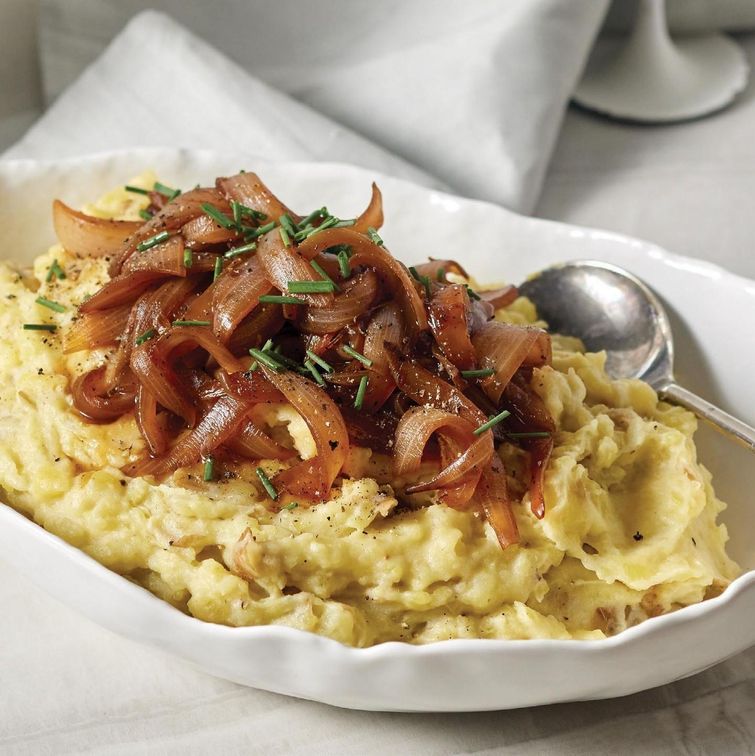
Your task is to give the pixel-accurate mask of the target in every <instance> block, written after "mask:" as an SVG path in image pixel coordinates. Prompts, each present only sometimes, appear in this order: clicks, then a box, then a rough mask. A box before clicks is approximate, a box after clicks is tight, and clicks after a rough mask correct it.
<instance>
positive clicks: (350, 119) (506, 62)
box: [5, 0, 607, 212]
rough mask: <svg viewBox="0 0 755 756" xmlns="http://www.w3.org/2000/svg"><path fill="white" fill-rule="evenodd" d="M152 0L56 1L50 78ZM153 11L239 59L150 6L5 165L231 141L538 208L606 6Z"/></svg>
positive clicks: (283, 5)
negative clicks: (25, 160)
mask: <svg viewBox="0 0 755 756" xmlns="http://www.w3.org/2000/svg"><path fill="white" fill-rule="evenodd" d="M143 5H144V1H143V0H117V2H116V0H97V1H96V2H95V1H94V0H78V2H76V3H62V2H58V0H46V2H44V3H43V6H42V16H41V22H42V30H43V34H42V35H41V39H42V61H43V75H44V76H45V78H46V79H47V80H49V79H50V77H53V78H54V75H55V72H56V71H58V70H60V71H70V70H71V68H72V64H71V59H72V58H74V57H75V51H76V50H77V49H81V48H86V49H88V50H90V49H91V39H92V38H101V37H104V39H108V38H109V35H110V34H111V33H112V31H113V29H112V27H113V26H115V27H116V28H118V24H120V23H122V22H123V20H125V18H128V15H129V14H130V13H132V12H133V11H134V10H135V9H137V8H138V7H140V6H143ZM156 5H157V7H163V8H166V9H168V10H169V11H170V12H171V13H174V14H175V15H176V16H177V17H179V18H181V19H182V20H185V21H186V22H187V23H191V24H192V25H193V26H194V28H199V30H200V32H201V33H202V35H203V36H206V37H207V38H208V39H210V40H211V41H214V42H216V43H217V44H218V45H219V46H221V47H222V49H224V50H227V51H228V52H229V53H230V54H231V55H232V57H233V58H234V60H236V61H238V62H239V63H240V64H242V65H236V64H234V63H232V62H231V61H230V60H228V59H227V58H225V57H224V56H223V55H222V54H220V53H218V52H217V50H215V49H213V48H212V47H211V46H210V45H209V44H207V43H205V42H203V41H202V40H201V39H199V38H197V37H195V36H194V35H193V34H192V33H191V32H189V31H187V30H186V29H184V28H183V27H181V26H180V25H179V24H178V23H176V22H174V21H173V20H171V19H170V18H168V17H166V16H164V15H161V14H159V13H156V12H145V13H141V14H139V15H138V16H136V17H135V18H134V19H133V20H132V21H131V22H130V23H129V25H128V26H127V27H126V28H125V29H124V30H123V31H122V32H121V33H120V35H119V36H118V37H116V39H115V40H114V41H113V42H112V43H111V45H110V46H109V48H107V50H106V51H105V52H104V53H103V54H102V55H101V56H100V57H99V58H98V59H97V60H96V61H95V62H94V63H93V64H92V65H91V66H90V67H89V69H88V70H86V71H85V73H84V74H83V75H81V77H80V78H79V79H78V80H77V81H76V82H75V83H74V84H73V85H72V86H71V87H70V88H69V89H68V90H66V91H65V92H64V93H63V94H62V95H61V96H60V97H59V99H58V100H57V102H56V103H55V104H54V105H53V106H52V107H51V108H50V110H49V111H48V112H47V113H46V114H45V115H44V116H43V117H42V119H41V120H40V121H39V122H38V123H37V124H36V126H35V127H33V128H32V129H31V130H30V132H29V133H28V134H27V135H26V137H24V138H23V139H22V140H21V141H20V142H19V143H18V144H17V145H16V146H15V147H13V148H12V149H11V150H10V151H9V152H7V153H6V155H5V156H6V157H46V158H52V157H60V156H66V155H75V154H82V153H85V152H91V151H100V150H105V149H113V148H126V147H131V146H136V145H139V146H158V145H172V146H184V147H203V148H213V147H218V146H222V147H223V148H224V149H233V150H238V151H239V152H240V153H241V154H244V155H249V154H258V155H263V156H265V157H267V158H273V159H293V160H297V159H298V160H301V159H312V160H337V161H345V162H352V163H356V164H359V165H362V166H365V167H369V168H374V169H378V170H381V171H384V172H388V173H392V174H395V175H398V176H402V177H407V178H411V179H414V180H417V181H421V182H423V183H426V184H435V185H441V186H446V187H448V188H450V189H452V190H454V191H457V192H460V193H462V194H466V195H468V196H473V197H478V198H482V199H488V200H493V201H496V202H500V203H502V204H505V205H507V206H509V207H511V208H514V209H518V210H520V211H524V212H529V211H530V210H531V209H532V207H533V205H534V202H535V200H536V199H537V196H538V194H539V190H540V185H541V182H542V177H543V174H544V171H545V168H546V165H547V162H548V157H549V155H550V153H551V150H552V147H553V143H554V141H555V138H556V135H557V133H558V128H559V124H560V122H561V118H562V115H563V111H564V109H565V106H566V103H567V100H568V97H569V95H570V92H571V90H572V88H573V86H574V83H575V81H576V80H577V78H578V76H579V73H580V71H581V68H582V65H583V63H584V60H585V57H586V55H587V53H588V51H589V48H590V45H591V43H592V40H593V38H594V36H595V34H596V33H597V30H598V26H599V24H600V21H601V19H602V16H603V14H604V13H605V10H606V6H607V0H536V1H533V0H507V2H506V3H500V2H499V1H498V0H476V2H475V3H472V4H468V5H465V6H460V5H459V4H458V3H457V2H455V0H432V1H431V0H407V1H405V2H400V3H398V2H391V3H390V4H386V3H372V2H370V3H368V2H365V0H323V2H322V3H320V4H318V5H317V6H315V7H314V8H311V9H308V7H307V8H305V7H304V6H302V5H301V4H300V3H299V2H297V0H277V2H276V3H269V2H264V1H263V0H248V1H245V2H241V1H240V0H224V2H222V3H213V4H207V3H205V2H200V0H182V2H180V3H179V2H177V1H176V0H158V1H157V3H156ZM56 24H57V26H56ZM56 28H57V29H58V30H59V33H58V35H57V36H55V34H54V29H56ZM98 35H99V37H98ZM103 41H104V40H103ZM242 66H243V69H245V70H246V71H247V72H245V70H243V69H242ZM74 68H75V66H74ZM248 71H251V72H252V73H253V74H254V77H253V76H252V75H250V74H249V73H248ZM255 77H256V78H255ZM48 90H49V87H48ZM307 106H309V107H307ZM431 177H432V178H431Z"/></svg>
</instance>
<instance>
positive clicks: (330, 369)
mask: <svg viewBox="0 0 755 756" xmlns="http://www.w3.org/2000/svg"><path fill="white" fill-rule="evenodd" d="M307 357H309V359H310V360H312V362H316V363H317V364H318V365H319V366H320V367H321V368H322V369H323V370H324V371H325V372H326V373H332V372H333V366H332V365H329V364H328V363H327V362H325V360H324V359H323V358H322V357H320V355H319V354H315V353H314V352H313V351H312V350H311V349H307Z"/></svg>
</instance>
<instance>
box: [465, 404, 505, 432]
mask: <svg viewBox="0 0 755 756" xmlns="http://www.w3.org/2000/svg"><path fill="white" fill-rule="evenodd" d="M510 414H511V413H510V412H509V411H508V410H504V411H503V412H499V413H498V414H497V415H493V417H491V418H490V419H489V420H488V421H487V422H485V423H483V424H482V425H481V426H480V427H479V428H475V429H474V430H473V431H472V433H474V434H475V436H479V435H480V433H484V432H485V431H486V430H490V429H491V428H492V427H493V426H494V425H498V423H500V422H501V420H505V419H506V418H507V417H508V416H509V415H510Z"/></svg>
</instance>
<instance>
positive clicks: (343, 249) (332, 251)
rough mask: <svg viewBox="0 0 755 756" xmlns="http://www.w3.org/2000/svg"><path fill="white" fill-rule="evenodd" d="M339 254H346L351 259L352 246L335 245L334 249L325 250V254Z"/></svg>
mask: <svg viewBox="0 0 755 756" xmlns="http://www.w3.org/2000/svg"><path fill="white" fill-rule="evenodd" d="M339 252H345V253H346V256H347V257H351V245H350V244H334V245H333V246H332V247H328V248H327V249H326V250H325V254H328V255H338V253H339Z"/></svg>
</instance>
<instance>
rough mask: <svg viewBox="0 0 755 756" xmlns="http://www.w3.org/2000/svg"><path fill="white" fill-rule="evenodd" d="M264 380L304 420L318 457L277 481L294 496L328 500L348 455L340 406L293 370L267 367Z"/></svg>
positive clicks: (281, 475)
mask: <svg viewBox="0 0 755 756" xmlns="http://www.w3.org/2000/svg"><path fill="white" fill-rule="evenodd" d="M261 369H262V370H263V371H264V373H265V377H266V378H267V379H268V380H269V381H270V383H272V384H273V385H274V386H275V388H277V389H278V390H279V391H280V392H281V393H282V394H283V395H284V397H285V398H286V401H288V402H290V403H291V405H292V406H293V407H294V409H296V411H297V412H298V413H299V414H300V415H301V416H302V418H304V422H306V423H307V427H308V428H309V430H310V433H311V434H312V438H313V439H314V441H315V447H316V448H317V456H316V457H313V458H312V459H308V460H302V461H301V462H298V463H297V464H295V465H293V467H289V468H288V469H287V470H284V471H283V472H281V473H279V474H278V475H277V476H276V478H275V480H276V483H278V484H280V485H282V486H283V487H284V488H285V490H286V491H288V492H289V493H290V494H292V495H294V496H303V497H305V498H308V499H315V500H318V499H325V498H327V496H328V494H329V492H330V487H331V486H332V485H333V481H334V480H335V479H336V476H337V475H338V473H339V472H340V470H341V467H343V463H344V462H345V461H346V457H347V456H348V453H349V434H348V432H347V430H346V423H345V422H344V420H343V416H342V415H341V413H340V412H339V410H338V406H337V405H336V404H335V403H334V402H333V400H332V399H331V398H330V397H329V396H328V394H327V393H325V391H323V390H322V389H321V388H319V387H318V386H316V385H315V384H314V383H312V381H309V380H307V379H306V378H304V377H302V376H300V375H297V374H296V373H293V372H291V371H286V372H284V373H276V372H275V371H274V370H270V369H268V368H267V367H265V366H264V365H263V366H262V368H261Z"/></svg>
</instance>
